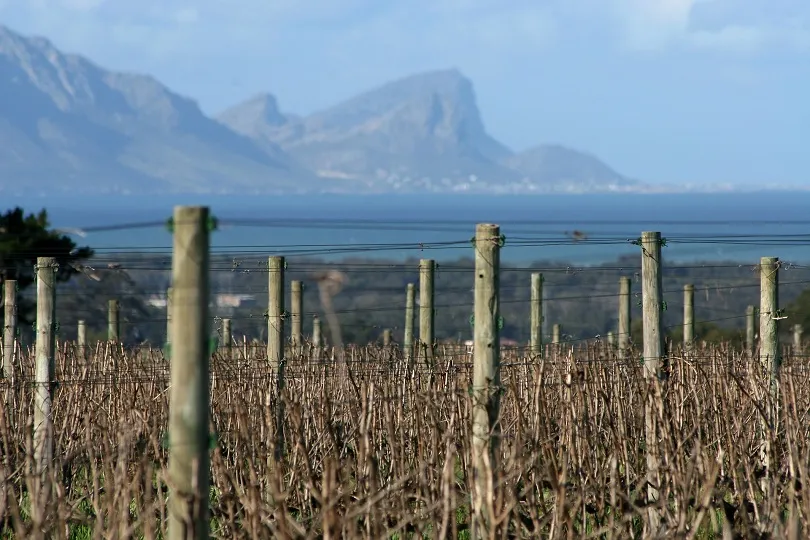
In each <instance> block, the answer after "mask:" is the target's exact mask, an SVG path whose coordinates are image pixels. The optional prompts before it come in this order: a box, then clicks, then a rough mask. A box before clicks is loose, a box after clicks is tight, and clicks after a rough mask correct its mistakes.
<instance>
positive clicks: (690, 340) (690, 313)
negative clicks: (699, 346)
mask: <svg viewBox="0 0 810 540" xmlns="http://www.w3.org/2000/svg"><path fill="white" fill-rule="evenodd" d="M694 344H695V286H694V285H691V284H686V285H684V286H683V346H684V349H686V350H687V351H691V350H692V348H693V346H694Z"/></svg>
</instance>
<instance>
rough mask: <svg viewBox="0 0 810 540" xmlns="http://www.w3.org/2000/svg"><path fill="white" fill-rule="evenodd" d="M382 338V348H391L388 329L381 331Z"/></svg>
mask: <svg viewBox="0 0 810 540" xmlns="http://www.w3.org/2000/svg"><path fill="white" fill-rule="evenodd" d="M382 338H383V347H385V348H386V349H387V348H388V347H390V346H391V329H390V328H386V329H384V330H383V335H382Z"/></svg>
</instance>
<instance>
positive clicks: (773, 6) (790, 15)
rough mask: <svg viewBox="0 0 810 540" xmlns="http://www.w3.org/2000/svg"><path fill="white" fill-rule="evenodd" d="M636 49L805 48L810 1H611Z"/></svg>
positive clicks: (628, 43) (627, 41)
mask: <svg viewBox="0 0 810 540" xmlns="http://www.w3.org/2000/svg"><path fill="white" fill-rule="evenodd" d="M609 1H610V2H611V5H612V6H613V10H614V15H615V16H616V17H617V19H616V22H617V27H618V28H619V29H620V30H621V34H620V41H621V43H622V45H623V46H624V47H626V48H627V49H632V50H646V51H649V50H657V49H662V48H666V47H687V48H692V49H704V50H705V49H711V50H715V51H725V52H734V53H750V52H756V51H760V50H764V49H766V48H774V49H782V50H785V49H800V50H806V49H807V48H808V47H807V44H808V41H810V3H808V2H806V1H803V0H802V1H799V0H609Z"/></svg>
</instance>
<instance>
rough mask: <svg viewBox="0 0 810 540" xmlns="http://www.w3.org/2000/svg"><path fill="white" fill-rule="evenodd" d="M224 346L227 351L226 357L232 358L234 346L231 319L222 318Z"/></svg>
mask: <svg viewBox="0 0 810 540" xmlns="http://www.w3.org/2000/svg"><path fill="white" fill-rule="evenodd" d="M222 347H223V349H224V351H225V357H226V358H230V357H231V349H232V347H233V331H232V329H231V320H230V319H222Z"/></svg>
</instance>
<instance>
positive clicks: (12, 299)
mask: <svg viewBox="0 0 810 540" xmlns="http://www.w3.org/2000/svg"><path fill="white" fill-rule="evenodd" d="M3 293H4V294H3V317H4V318H3V376H4V377H5V378H6V379H10V378H11V376H12V375H13V374H14V353H15V352H16V350H17V281H16V280H13V279H7V280H6V281H5V283H4V284H3Z"/></svg>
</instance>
